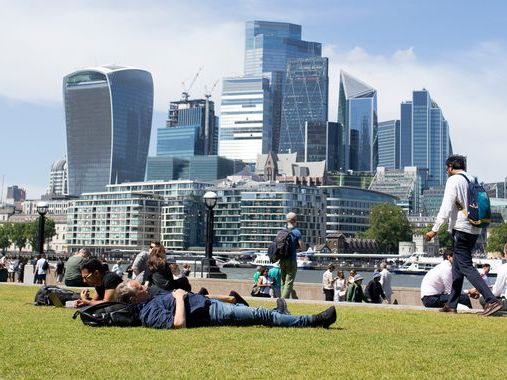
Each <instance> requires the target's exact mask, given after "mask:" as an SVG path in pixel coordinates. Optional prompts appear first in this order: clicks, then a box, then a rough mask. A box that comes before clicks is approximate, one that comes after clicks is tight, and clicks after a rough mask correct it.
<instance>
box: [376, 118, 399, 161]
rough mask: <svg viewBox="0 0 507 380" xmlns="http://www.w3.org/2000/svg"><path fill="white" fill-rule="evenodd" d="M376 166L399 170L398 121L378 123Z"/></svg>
mask: <svg viewBox="0 0 507 380" xmlns="http://www.w3.org/2000/svg"><path fill="white" fill-rule="evenodd" d="M378 166H383V167H385V168H387V169H399V168H400V121H399V120H389V121H383V122H380V123H378Z"/></svg>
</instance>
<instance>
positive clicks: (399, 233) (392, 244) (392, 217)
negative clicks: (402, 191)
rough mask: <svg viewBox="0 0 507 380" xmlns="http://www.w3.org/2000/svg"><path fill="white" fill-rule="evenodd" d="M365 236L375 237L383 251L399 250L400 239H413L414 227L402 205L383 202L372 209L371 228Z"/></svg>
mask: <svg viewBox="0 0 507 380" xmlns="http://www.w3.org/2000/svg"><path fill="white" fill-rule="evenodd" d="M363 236H364V237H367V238H370V239H375V240H376V241H377V244H378V245H379V248H380V249H381V251H382V252H386V253H387V252H398V243H399V242H400V241H410V240H411V239H412V228H411V226H410V223H409V221H408V219H407V216H406V215H405V213H404V212H403V210H402V208H401V207H398V206H395V205H393V204H390V203H383V204H379V205H376V206H374V207H373V208H372V209H371V212H370V228H368V230H367V231H366V232H365V233H364V234H363Z"/></svg>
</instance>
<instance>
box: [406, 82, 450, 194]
mask: <svg viewBox="0 0 507 380" xmlns="http://www.w3.org/2000/svg"><path fill="white" fill-rule="evenodd" d="M400 136H401V138H400V157H401V163H400V165H403V164H404V163H405V164H406V163H409V164H410V166H416V167H417V168H418V169H420V170H421V171H425V172H426V177H425V179H424V187H434V186H442V185H443V184H445V181H446V179H447V174H446V171H445V160H446V159H447V157H449V155H450V154H452V148H451V139H450V136H449V124H448V123H447V120H445V118H444V115H443V113H442V110H441V109H440V107H439V106H438V104H437V103H436V102H435V101H433V100H432V99H431V97H430V94H429V92H428V91H427V90H426V89H423V90H420V91H413V93H412V101H411V102H404V103H402V104H401V122H400ZM409 136H410V139H409ZM408 141H409V143H407V142H408Z"/></svg>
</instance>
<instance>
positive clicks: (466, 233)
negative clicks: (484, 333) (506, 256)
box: [425, 155, 502, 316]
mask: <svg viewBox="0 0 507 380" xmlns="http://www.w3.org/2000/svg"><path fill="white" fill-rule="evenodd" d="M446 165H447V175H448V176H449V178H448V179H447V182H446V184H445V191H444V198H443V200H442V204H441V206H440V211H439V212H438V215H437V217H436V220H435V224H434V225H433V228H432V230H431V231H429V232H428V233H426V236H425V237H426V240H428V241H430V240H431V239H433V238H434V237H435V236H436V235H437V233H438V231H439V230H440V227H442V225H444V224H445V223H446V222H448V226H449V232H450V233H451V234H452V239H453V251H454V259H453V263H452V290H451V294H450V297H449V301H448V302H447V303H446V304H445V305H444V306H443V307H442V309H440V311H442V312H447V313H449V312H450V313H455V312H456V308H457V305H458V301H459V297H460V295H461V290H462V288H463V280H464V278H465V277H466V278H467V279H468V281H470V283H471V284H472V285H473V286H474V287H475V288H476V289H477V290H478V291H479V293H480V294H482V296H483V297H484V300H485V302H486V304H487V305H486V307H485V308H484V312H483V315H484V316H489V315H491V314H494V313H495V312H497V311H498V310H500V309H501V308H502V303H501V302H500V301H499V300H497V299H496V298H495V296H494V295H493V293H492V292H491V290H490V289H489V288H488V286H487V285H486V283H485V282H484V280H483V279H482V278H481V276H480V275H479V272H478V271H477V269H476V268H475V267H474V265H473V262H472V249H473V248H474V245H475V242H476V241H477V237H478V236H479V234H480V233H481V230H482V229H481V228H479V227H476V226H474V225H473V224H472V223H470V222H469V221H468V218H467V211H466V210H467V205H468V204H469V199H468V198H469V192H468V184H469V182H472V181H475V178H473V177H472V176H471V175H470V174H468V173H467V172H466V164H465V157H463V156H460V155H452V156H450V157H449V158H448V159H447V161H446Z"/></svg>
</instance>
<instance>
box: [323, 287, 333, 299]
mask: <svg viewBox="0 0 507 380" xmlns="http://www.w3.org/2000/svg"><path fill="white" fill-rule="evenodd" d="M323 290H324V296H325V297H326V301H333V300H334V289H323Z"/></svg>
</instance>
